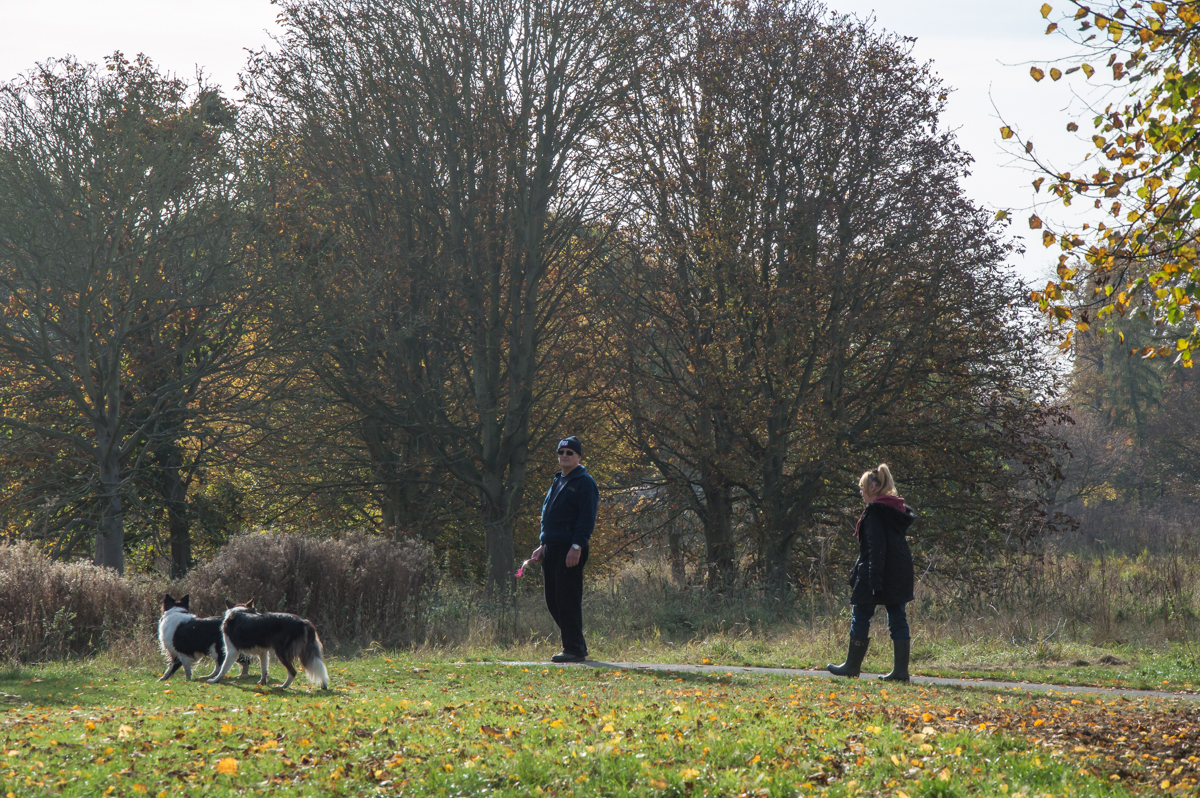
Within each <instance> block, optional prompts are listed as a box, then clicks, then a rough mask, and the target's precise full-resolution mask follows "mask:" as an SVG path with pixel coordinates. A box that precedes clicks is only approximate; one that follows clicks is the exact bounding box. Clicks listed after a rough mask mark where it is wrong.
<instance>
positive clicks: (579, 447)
mask: <svg viewBox="0 0 1200 798" xmlns="http://www.w3.org/2000/svg"><path fill="white" fill-rule="evenodd" d="M557 448H558V449H570V450H571V451H573V452H576V453H577V454H578V455H579V456H580V457H583V444H582V443H580V442H579V439H578V438H576V437H575V436H574V435H571V436H570V437H567V438H563V439H562V440H561V441H559V442H558V447H557Z"/></svg>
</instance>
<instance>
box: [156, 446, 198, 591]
mask: <svg viewBox="0 0 1200 798" xmlns="http://www.w3.org/2000/svg"><path fill="white" fill-rule="evenodd" d="M157 456H158V464H159V466H160V467H161V469H162V480H161V482H160V483H159V491H160V493H161V494H162V497H163V501H164V503H166V505H167V529H168V531H169V532H170V536H171V578H172V579H180V578H182V577H183V576H184V575H185V574H187V572H188V571H190V570H191V569H192V530H191V523H190V522H189V520H188V508H187V491H188V486H187V483H185V482H184V480H183V475H182V473H181V472H182V469H183V455H182V453H181V452H180V451H179V447H178V446H177V445H175V444H174V443H167V444H164V445H163V446H160V447H159V449H158V453H157Z"/></svg>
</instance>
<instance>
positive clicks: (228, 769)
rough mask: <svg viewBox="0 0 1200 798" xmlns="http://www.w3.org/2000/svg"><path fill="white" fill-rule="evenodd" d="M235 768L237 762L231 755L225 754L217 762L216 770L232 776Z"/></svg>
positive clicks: (235, 770) (235, 771)
mask: <svg viewBox="0 0 1200 798" xmlns="http://www.w3.org/2000/svg"><path fill="white" fill-rule="evenodd" d="M237 769H238V762H237V760H236V759H234V758H233V757H231V756H227V757H225V758H224V759H222V760H220V761H219V762H217V772H218V773H221V774H224V775H226V776H232V775H233V774H234V773H237Z"/></svg>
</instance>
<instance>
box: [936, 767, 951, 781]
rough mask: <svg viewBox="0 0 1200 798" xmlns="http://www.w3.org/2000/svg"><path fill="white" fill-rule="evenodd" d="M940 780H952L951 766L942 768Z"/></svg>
mask: <svg viewBox="0 0 1200 798" xmlns="http://www.w3.org/2000/svg"><path fill="white" fill-rule="evenodd" d="M938 781H950V769H949V768H942V772H941V773H939V774H938Z"/></svg>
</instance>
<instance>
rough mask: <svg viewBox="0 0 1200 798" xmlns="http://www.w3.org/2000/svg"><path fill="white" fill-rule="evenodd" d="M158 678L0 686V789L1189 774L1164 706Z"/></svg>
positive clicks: (360, 667) (808, 786) (1094, 779)
mask: <svg viewBox="0 0 1200 798" xmlns="http://www.w3.org/2000/svg"><path fill="white" fill-rule="evenodd" d="M202 671H203V672H206V670H204V669H202ZM281 673H282V670H281V669H280V670H278V671H277V672H276V683H277V682H278V678H279V674H281ZM157 675H158V673H157V672H156V671H154V670H152V669H151V667H150V663H147V664H146V665H144V666H139V667H132V668H130V667H123V666H120V665H119V664H117V663H115V662H112V661H108V660H103V659H101V660H90V661H85V662H79V663H69V664H59V665H47V666H38V667H29V668H22V669H18V670H12V671H9V672H7V673H4V674H2V675H0V693H3V695H0V763H2V764H0V784H2V785H3V787H2V789H0V794H3V795H7V796H14V797H15V796H35V795H81V796H82V795H87V796H95V795H113V796H139V795H163V796H179V795H196V796H199V795H201V794H204V795H210V794H212V795H234V794H237V795H241V794H256V793H263V794H266V793H270V794H273V795H313V796H316V795H464V796H465V795H484V794H500V795H530V794H533V795H560V796H585V795H605V796H624V795H647V796H659V795H663V796H669V795H680V796H700V795H714V796H716V795H721V796H726V795H728V796H785V795H808V794H814V793H824V794H828V795H832V796H843V795H845V796H850V795H885V796H897V798H903V796H909V797H910V798H920V797H921V796H938V797H942V798H944V797H948V796H964V798H965V797H966V796H977V795H985V796H1008V797H1009V798H1011V796H1044V795H1053V796H1061V795H1079V796H1090V795H1094V796H1107V795H1125V794H1129V795H1136V794H1161V793H1163V792H1168V793H1180V794H1194V793H1195V791H1196V785H1197V781H1196V779H1197V778H1198V777H1200V756H1198V754H1200V706H1196V705H1195V704H1191V703H1187V704H1184V703H1183V702H1175V701H1170V702H1163V701H1129V700H1125V699H1116V700H1113V699H1107V698H1106V699H1103V700H1101V699H1099V698H1086V699H1084V698H1079V697H1075V698H1071V697H1063V696H1034V697H1031V696H1028V695H1023V694H1012V693H1009V694H1000V693H996V692H988V691H982V690H960V689H949V688H941V689H932V688H925V687H918V686H911V685H882V684H880V683H878V682H868V681H866V680H858V681H839V682H836V683H830V682H826V681H818V680H810V679H803V678H798V677H797V678H787V677H769V676H762V677H758V676H756V677H752V678H751V677H746V676H741V675H738V676H732V675H730V676H721V675H716V676H699V675H696V676H680V675H672V674H657V675H655V674H647V673H642V672H637V673H634V672H614V671H603V670H593V669H590V668H583V667H555V666H546V667H528V668H522V667H512V666H497V665H488V664H483V663H475V664H454V663H450V662H444V661H436V660H430V659H428V658H421V657H413V656H411V655H396V656H383V655H368V656H362V657H358V658H354V659H349V660H337V659H334V660H332V661H331V662H330V675H331V678H332V685H331V690H330V691H328V692H322V691H319V690H313V689H312V688H310V687H309V686H307V685H302V684H301V683H299V682H298V683H297V684H296V685H294V686H293V688H292V689H291V690H288V691H279V690H271V689H267V690H263V689H262V688H259V687H258V686H257V685H256V684H255V680H256V678H257V677H256V675H254V674H252V675H251V676H250V677H248V678H247V679H244V680H241V679H233V680H230V681H228V682H226V683H223V684H220V685H216V686H210V685H207V684H204V683H202V682H185V681H183V680H182V679H181V678H180V677H179V675H177V676H176V678H175V679H173V680H172V681H171V682H170V683H167V684H163V683H159V682H156V681H155V678H156V677H157Z"/></svg>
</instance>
